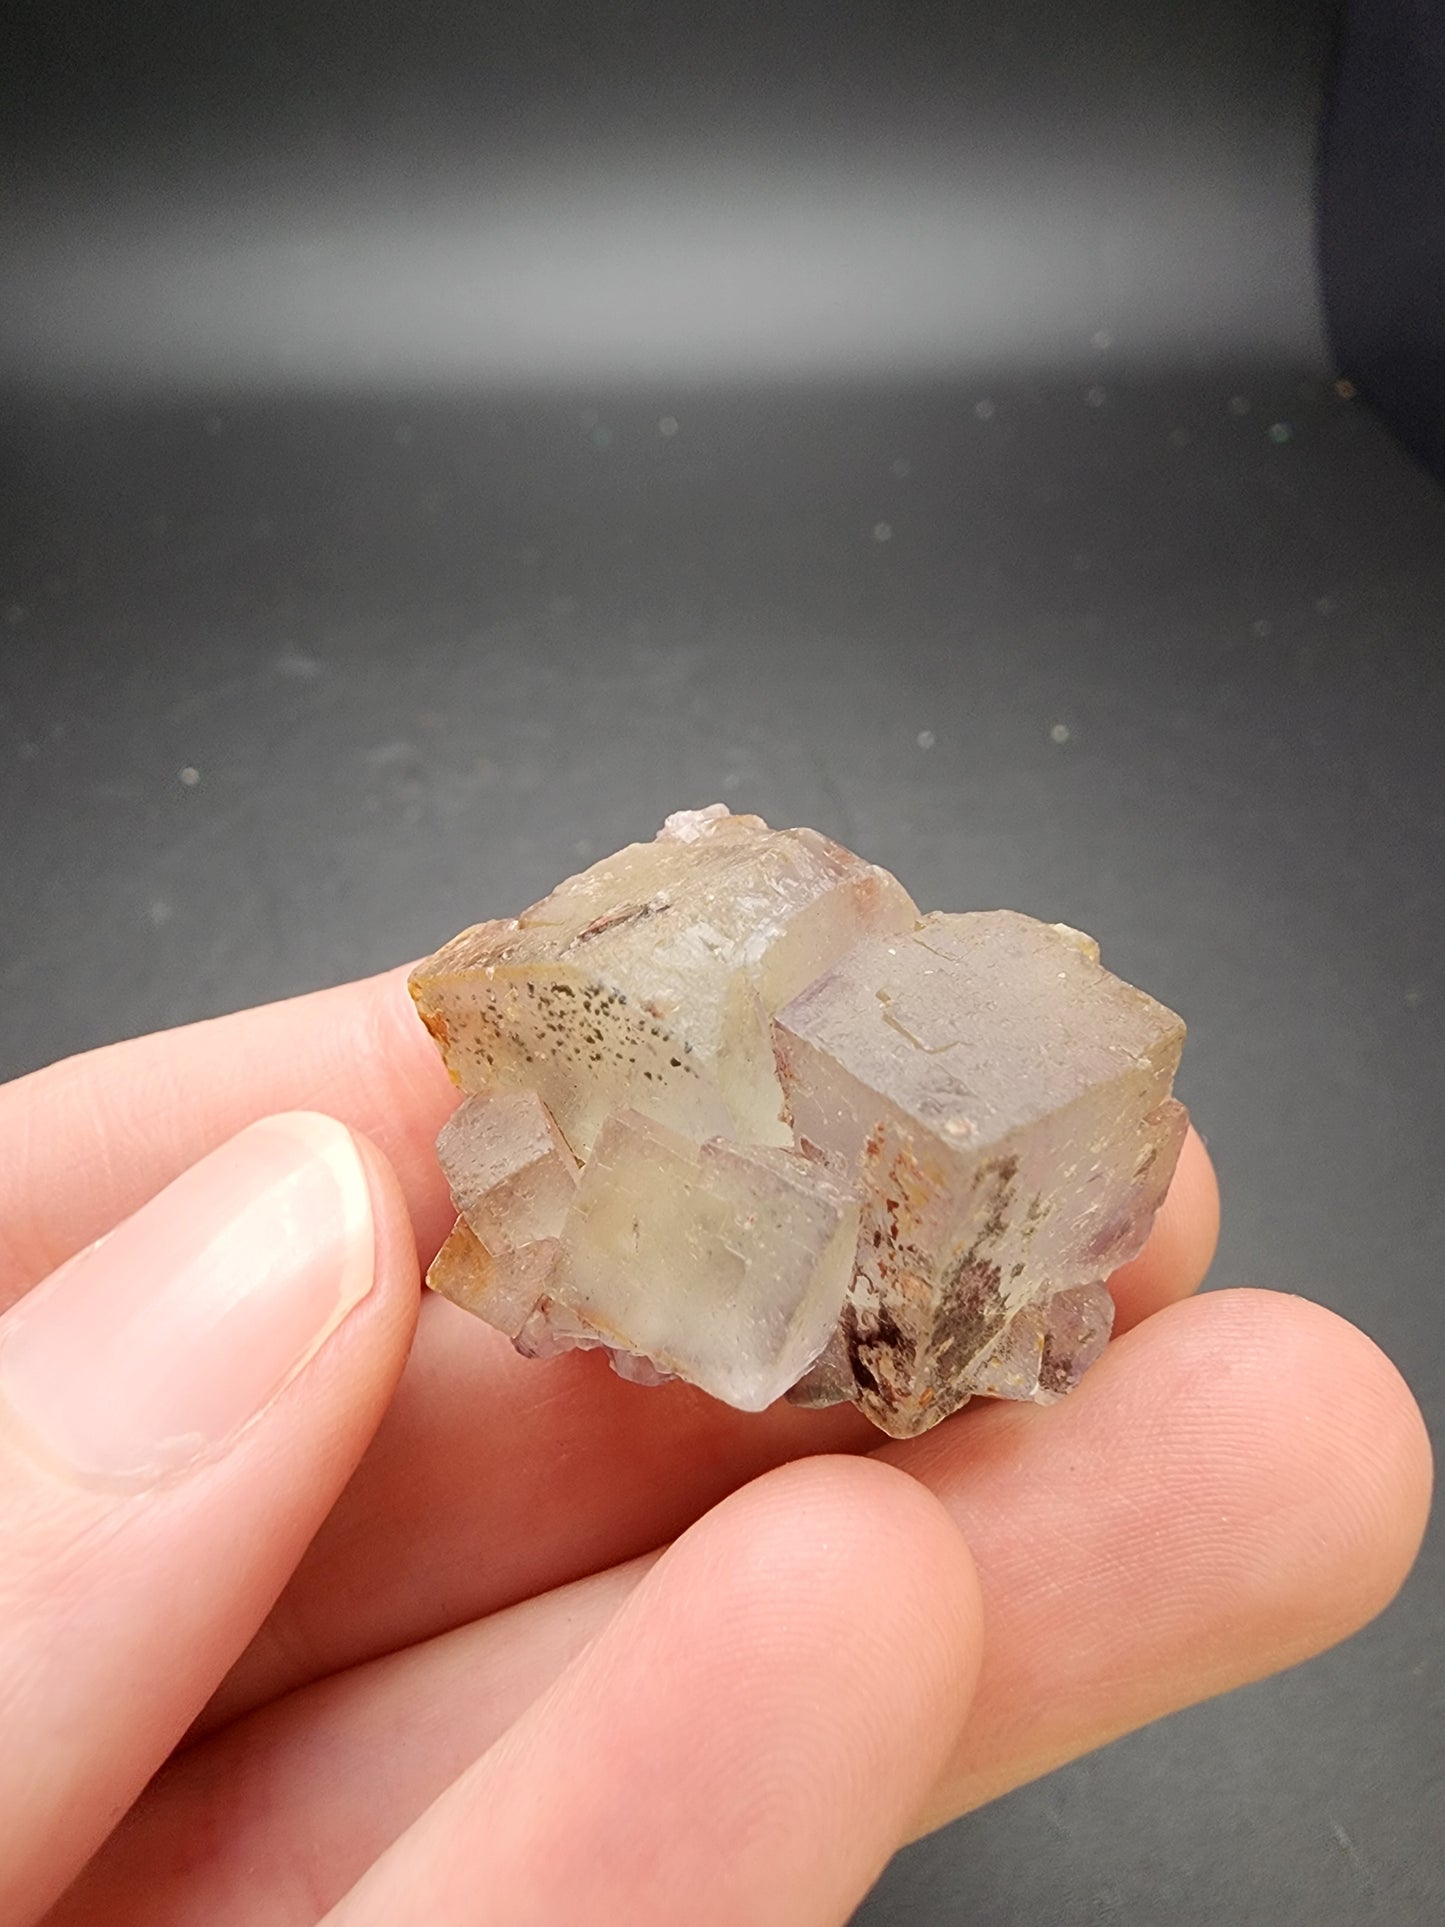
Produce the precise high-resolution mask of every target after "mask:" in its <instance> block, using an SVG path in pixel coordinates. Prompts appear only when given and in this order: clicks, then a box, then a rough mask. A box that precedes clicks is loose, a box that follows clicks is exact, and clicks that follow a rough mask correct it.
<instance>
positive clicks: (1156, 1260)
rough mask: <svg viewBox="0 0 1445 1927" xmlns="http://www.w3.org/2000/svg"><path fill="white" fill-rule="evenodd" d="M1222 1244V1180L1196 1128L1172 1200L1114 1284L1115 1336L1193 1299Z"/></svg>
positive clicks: (1178, 1170) (1169, 1198)
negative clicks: (1220, 1212) (1181, 1301)
mask: <svg viewBox="0 0 1445 1927" xmlns="http://www.w3.org/2000/svg"><path fill="white" fill-rule="evenodd" d="M1218 1243H1219V1180H1218V1179H1217V1178H1216V1177H1215V1175H1214V1164H1213V1161H1212V1160H1211V1158H1210V1155H1209V1153H1208V1151H1207V1150H1206V1149H1205V1146H1204V1140H1203V1138H1201V1137H1200V1135H1199V1133H1198V1131H1196V1130H1195V1129H1194V1126H1193V1125H1192V1124H1191V1125H1190V1127H1189V1130H1188V1132H1187V1133H1186V1135H1185V1139H1184V1145H1183V1148H1182V1149H1181V1151H1180V1153H1179V1163H1178V1165H1177V1166H1176V1167H1175V1171H1174V1177H1173V1181H1172V1182H1171V1184H1170V1186H1169V1191H1168V1195H1167V1196H1166V1197H1165V1199H1164V1203H1163V1204H1162V1205H1161V1207H1160V1209H1159V1214H1158V1216H1157V1217H1156V1218H1155V1220H1154V1223H1153V1226H1152V1228H1151V1230H1150V1232H1149V1242H1148V1243H1147V1244H1146V1245H1145V1247H1144V1249H1143V1250H1142V1251H1141V1252H1140V1253H1139V1256H1138V1257H1137V1258H1135V1259H1133V1260H1132V1262H1131V1263H1129V1264H1127V1265H1121V1266H1120V1267H1119V1269H1118V1270H1117V1271H1116V1272H1115V1273H1114V1275H1113V1277H1112V1278H1110V1280H1109V1290H1110V1292H1111V1294H1112V1295H1113V1299H1114V1336H1115V1337H1116V1338H1121V1337H1122V1336H1123V1335H1124V1333H1125V1332H1126V1331H1130V1330H1132V1328H1133V1327H1134V1326H1135V1325H1137V1324H1138V1323H1139V1322H1140V1320H1141V1319H1144V1318H1149V1317H1152V1316H1153V1314H1154V1313H1155V1312H1156V1311H1162V1310H1163V1308H1164V1306H1165V1305H1173V1304H1177V1303H1178V1301H1179V1300H1180V1299H1181V1298H1189V1297H1192V1296H1193V1294H1194V1293H1195V1292H1196V1291H1198V1289H1199V1287H1200V1286H1201V1285H1202V1284H1203V1283H1204V1278H1205V1274H1206V1273H1207V1272H1208V1270H1209V1267H1210V1265H1211V1264H1212V1263H1213V1262H1214V1250H1215V1246H1216V1245H1217V1244H1218Z"/></svg>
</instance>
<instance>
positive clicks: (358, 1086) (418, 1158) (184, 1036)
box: [0, 966, 457, 1310]
mask: <svg viewBox="0 0 1445 1927" xmlns="http://www.w3.org/2000/svg"><path fill="white" fill-rule="evenodd" d="M456 1101H457V1094H456V1091H455V1089H454V1088H453V1086H452V1083H451V1080H450V1078H449V1077H448V1076H447V1074H446V1071H445V1070H444V1069H443V1067H442V1064H441V1061H440V1060H439V1058H438V1057H437V1054H436V1051H435V1049H434V1048H433V1045H432V1043H431V1040H430V1038H429V1037H428V1036H427V1035H426V1032H425V1031H424V1030H423V1029H422V1027H421V1025H420V1024H419V1023H418V1022H417V1019H416V1012H415V1010H414V1009H413V1007H412V1002H411V998H410V997H409V996H408V995H407V990H406V969H405V966H403V967H402V968H400V969H396V970H389V971H386V972H384V973H383V974H382V975H381V976H379V977H368V978H364V979H363V980H362V981H361V982H360V983H353V984H342V985H340V986H338V987H337V988H336V989H334V990H318V991H313V992H311V993H310V994H309V995H307V996H304V997H292V998H288V999H287V1000H286V1001H285V1002H283V1003H275V1004H263V1005H262V1006H261V1007H260V1008H259V1009H256V1010H245V1011H240V1012H238V1013H237V1014H236V1015H235V1016H231V1017H213V1018H209V1019H207V1020H206V1021H205V1022H203V1023H198V1024H186V1025H184V1026H182V1027H181V1028H179V1029H176V1030H167V1031H159V1032H157V1033H156V1034H155V1035H154V1036H151V1037H137V1038H134V1039H131V1040H130V1041H128V1042H126V1043H122V1044H110V1045H107V1046H105V1047H104V1048H103V1049H101V1050H94V1051H87V1052H86V1053H85V1054H84V1055H83V1056H80V1057H71V1058H67V1059H66V1060H65V1061H64V1062H62V1063H59V1064H53V1065H51V1066H50V1067H49V1068H48V1069H46V1070H41V1071H34V1072H32V1073H31V1074H30V1075H29V1076H28V1077H21V1078H17V1079H16V1081H15V1082H14V1083H12V1084H6V1085H4V1086H0V1310H3V1309H4V1308H5V1307H6V1306H7V1305H10V1304H13V1303H14V1301H15V1300H16V1299H17V1298H20V1297H22V1296H23V1295H24V1294H25V1293H26V1292H27V1291H28V1290H29V1289H30V1287H31V1286H32V1285H34V1284H37V1283H38V1282H39V1281H40V1279H42V1278H44V1277H45V1276H46V1275H47V1274H48V1273H49V1272H51V1271H53V1270H54V1269H55V1267H56V1266H57V1265H59V1264H62V1263H63V1262H64V1261H65V1260H66V1259H67V1258H70V1257H73V1256H74V1254H75V1253H76V1252H77V1251H80V1250H82V1249H83V1248H84V1247H85V1246H86V1245H88V1244H90V1243H92V1242H93V1241H94V1240H95V1239H96V1238H99V1237H100V1236H102V1235H103V1234H104V1233H105V1232H107V1231H109V1230H111V1229H112V1227H113V1226H115V1225H116V1224H118V1223H119V1222H120V1221H121V1219H122V1218H125V1217H128V1216H129V1215H130V1213H131V1212H132V1211H136V1210H139V1208H140V1207H141V1205H143V1204H145V1203H146V1202H147V1201H148V1200H149V1199H151V1198H153V1197H155V1196H156V1195H157V1193H158V1192H160V1191H162V1190H164V1188H165V1186H166V1185H167V1184H169V1183H170V1182H171V1180H172V1179H173V1178H176V1177H178V1176H179V1175H180V1173H181V1172H182V1171H184V1170H187V1169H188V1168H189V1167H190V1166H191V1165H192V1164H194V1163H195V1162H196V1161H197V1159H199V1158H202V1157H204V1156H205V1155H206V1153H207V1152H208V1151H213V1150H215V1148H216V1147H217V1146H218V1145H220V1144H223V1143H224V1142H225V1141H226V1140H227V1139H228V1138H230V1137H234V1136H235V1134H236V1133H237V1132H238V1131H240V1130H242V1129H244V1127H245V1126H246V1125H247V1124H252V1123H254V1122H255V1121H256V1120H257V1119H258V1118H262V1117H267V1116H270V1115H272V1114H273V1113H275V1112H277V1111H323V1112H325V1113H326V1114H327V1115H328V1116H331V1117H334V1118H338V1119H339V1120H340V1121H341V1122H342V1123H343V1124H346V1125H348V1126H349V1127H350V1128H351V1129H352V1130H355V1131H360V1132H361V1133H363V1134H364V1135H365V1136H367V1137H369V1138H370V1139H371V1140H372V1142H373V1143H375V1144H376V1145H377V1146H378V1147H379V1148H380V1149H381V1150H382V1151H384V1152H385V1154H386V1156H387V1158H388V1159H389V1160H390V1162H391V1165H392V1167H393V1169H394V1170H395V1172H396V1174H397V1176H398V1178H399V1179H400V1180H401V1186H402V1190H403V1192H404V1194H405V1197H406V1201H407V1205H408V1208H409V1209H410V1212H411V1219H412V1223H413V1225H414V1226H415V1228H416V1237H417V1246H418V1250H419V1251H420V1253H421V1255H422V1258H423V1261H424V1262H425V1260H427V1259H429V1258H430V1257H431V1255H432V1253H433V1252H435V1250H436V1249H437V1246H438V1245H439V1244H440V1243H441V1241H442V1239H443V1237H445V1235H446V1232H447V1229H448V1227H449V1226H450V1224H451V1221H452V1217H453V1212H452V1207H451V1201H450V1199H449V1198H448V1196H447V1188H446V1182H445V1180H444V1179H443V1177H442V1175H441V1171H440V1169H439V1168H438V1166H437V1162H436V1156H435V1153H434V1150H433V1148H432V1147H433V1141H434V1139H435V1137H436V1134H437V1132H438V1131H439V1130H440V1128H441V1125H442V1123H443V1121H444V1119H445V1118H446V1116H447V1113H448V1112H449V1111H450V1110H451V1109H452V1107H453V1106H454V1105H455V1103H456Z"/></svg>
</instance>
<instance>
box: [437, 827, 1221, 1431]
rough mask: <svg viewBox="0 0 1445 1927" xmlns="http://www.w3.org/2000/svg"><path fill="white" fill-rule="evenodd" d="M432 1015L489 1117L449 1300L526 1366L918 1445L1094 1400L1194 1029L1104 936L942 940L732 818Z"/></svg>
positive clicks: (775, 836) (1029, 931) (466, 1174)
mask: <svg viewBox="0 0 1445 1927" xmlns="http://www.w3.org/2000/svg"><path fill="white" fill-rule="evenodd" d="M412 994H413V996H414V997H415V999H416V1001H417V1005H418V1008H419V1010H420V1012H421V1014H422V1018H423V1021H424V1022H425V1023H426V1025H427V1027H428V1029H429V1030H430V1031H431V1033H432V1035H433V1037H434V1038H435V1040H436V1042H437V1044H438V1046H439V1048H440V1049H441V1051H442V1054H443V1057H444V1059H445V1061H446V1063H447V1066H448V1068H449V1070H450V1071H451V1073H452V1076H453V1078H454V1079H455V1080H456V1081H457V1082H458V1083H459V1084H460V1085H461V1086H462V1088H463V1090H464V1091H466V1092H468V1093H470V1095H468V1097H467V1098H466V1099H465V1101H464V1102H463V1103H462V1105H461V1106H460V1107H459V1109H458V1111H457V1112H456V1114H455V1115H454V1117H453V1118H452V1120H451V1121H450V1122H449V1123H448V1125H447V1126H446V1127H445V1129H444V1130H443V1132H442V1136H441V1138H440V1140H439V1143H438V1152H439V1156H440V1158H441V1161H442V1165H443V1168H444V1170H445V1172H446V1176H447V1179H448V1182H449V1183H450V1185H451V1189H452V1195H453V1198H454V1201H455V1203H456V1206H457V1210H458V1212H459V1214H460V1215H459V1218H458V1222H457V1226H456V1228H455V1229H454V1231H453V1232H452V1235H451V1237H449V1238H448V1240H447V1242H446V1244H445V1245H444V1246H443V1248H442V1250H441V1252H439V1253H438V1255H437V1258H436V1260H435V1261H434V1263H433V1265H432V1267H431V1270H430V1272H429V1274H428V1283H429V1284H431V1285H432V1287H433V1288H434V1289H435V1290H437V1291H439V1292H441V1293H443V1294H444V1295H445V1296H447V1297H450V1298H452V1299H454V1300H455V1301H456V1302H457V1303H459V1304H462V1305H464V1306H466V1308H467V1309H468V1310H471V1311H474V1312H476V1313H477V1314H478V1315H479V1316H481V1317H483V1318H485V1319H486V1320H487V1321H488V1322H489V1323H491V1324H494V1325H495V1326H497V1327H498V1329H499V1330H501V1331H503V1332H505V1333H506V1335H507V1336H508V1337H509V1338H511V1339H512V1341H513V1343H514V1344H515V1345H516V1346H517V1348H518V1349H519V1350H520V1351H523V1352H524V1353H526V1354H527V1355H528V1356H532V1357H543V1356H551V1355H553V1354H554V1353H555V1352H557V1351H560V1350H566V1349H571V1348H573V1347H576V1346H581V1347H600V1348H602V1349H604V1350H606V1351H607V1352H608V1353H609V1354H610V1356H611V1358H612V1362H613V1364H614V1366H615V1367H616V1369H617V1370H618V1371H619V1372H621V1373H622V1375H623V1376H625V1377H629V1378H632V1379H634V1380H636V1381H638V1382H642V1383H658V1382H661V1380H662V1379H664V1378H668V1377H679V1378H684V1379H687V1380H688V1381H690V1382H691V1383H693V1384H695V1385H698V1386H700V1387H702V1388H703V1389H704V1390H705V1391H708V1392H710V1393H711V1394H712V1395H713V1396H715V1397H718V1398H721V1399H724V1400H726V1401H727V1402H728V1403H730V1404H733V1405H736V1406H739V1407H741V1408H742V1409H744V1410H749V1411H755V1410H760V1409H762V1407H764V1406H765V1405H767V1404H769V1403H771V1402H772V1401H773V1400H774V1399H776V1398H778V1397H781V1396H782V1395H784V1394H785V1393H786V1394H787V1396H789V1397H790V1398H791V1399H793V1400H794V1401H795V1402H796V1403H799V1404H804V1405H825V1404H834V1403H839V1402H841V1401H844V1400H851V1401H853V1402H854V1403H856V1404H857V1405H858V1406H859V1407H860V1408H861V1409H862V1410H863V1411H864V1412H865V1413H866V1414H867V1415H868V1417H870V1418H871V1419H872V1420H873V1421H874V1422H875V1423H876V1424H878V1425H879V1426H881V1427H882V1428H883V1429H884V1430H885V1431H887V1432H890V1433H892V1434H893V1435H895V1436H898V1437H905V1436H908V1435H910V1434H912V1433H914V1432H918V1431H921V1430H923V1429H924V1428H925V1427H927V1426H929V1425H931V1424H933V1423H935V1422H936V1421H937V1420H939V1419H940V1418H943V1417H946V1416H947V1415H948V1414H949V1413H950V1412H953V1411H956V1410H957V1409H958V1408H959V1407H960V1406H961V1405H962V1404H964V1403H965V1402H966V1401H967V1399H968V1398H969V1397H970V1396H972V1395H973V1394H975V1393H982V1394H987V1395H990V1396H993V1397H1004V1398H1025V1399H1032V1400H1034V1401H1035V1402H1038V1403H1042V1404H1047V1403H1050V1402H1052V1401H1053V1400H1054V1399H1056V1398H1058V1397H1060V1396H1062V1395H1063V1394H1064V1393H1065V1392H1067V1391H1068V1390H1070V1389H1071V1388H1072V1387H1073V1385H1074V1384H1075V1383H1077V1381H1078V1379H1079V1377H1080V1376H1081V1375H1082V1373H1083V1371H1084V1370H1085V1369H1086V1368H1087V1366H1088V1365H1089V1364H1090V1363H1092V1361H1093V1359H1094V1358H1095V1357H1097V1355H1098V1354H1099V1352H1100V1351H1102V1349H1103V1347H1104V1345H1105V1343H1106V1342H1107V1339H1108V1335H1109V1329H1110V1324H1111V1320H1112V1312H1113V1304H1112V1300H1111V1299H1110V1297H1109V1293H1108V1290H1107V1287H1106V1284H1105V1280H1106V1279H1107V1276H1108V1274H1109V1273H1110V1272H1111V1271H1112V1270H1113V1269H1114V1268H1115V1267H1116V1266H1118V1265H1119V1264H1121V1263H1123V1262H1124V1261H1125V1260H1126V1259H1127V1258H1130V1257H1132V1256H1133V1255H1134V1254H1135V1253H1136V1252H1137V1251H1138V1250H1139V1248H1140V1246H1141V1245H1142V1244H1143V1241H1144V1239H1145V1237H1146V1236H1147V1234H1148V1230H1149V1226H1150V1224H1151V1222H1152V1220H1153V1217H1154V1214H1155V1211H1156V1210H1157V1208H1158V1205H1159V1203H1160V1202H1161V1200H1162V1198H1163V1196H1164V1193H1165V1191H1166V1190H1167V1188H1168V1184H1169V1180H1170V1177H1171V1176H1172V1173H1173V1169H1174V1163H1175V1160H1176V1158H1177V1156H1178V1152H1179V1147H1180V1144H1181V1142H1182V1139H1183V1133H1184V1128H1185V1114H1184V1111H1183V1108H1182V1106H1180V1105H1179V1104H1178V1103H1176V1102H1175V1101H1174V1100H1173V1099H1172V1098H1171V1097H1170V1095H1169V1090H1170V1082H1171V1079H1172V1076H1173V1073H1174V1069H1175V1067H1176V1065H1177V1063H1178V1059H1179V1053H1180V1050H1181V1048H1182V1044H1183V1036H1184V1028H1183V1025H1182V1024H1181V1023H1180V1021H1179V1019H1178V1018H1177V1017H1175V1016H1174V1015H1173V1014H1172V1013H1171V1012H1169V1011H1167V1010H1165V1009H1164V1008H1163V1006H1162V1005H1159V1004H1157V1003H1155V1002H1154V1000H1153V999H1152V998H1150V997H1147V996H1145V995H1144V994H1143V993H1142V992H1139V991H1136V990H1133V989H1131V988H1130V987H1129V986H1128V985H1127V984H1124V983H1122V982H1121V981H1120V980H1119V979H1118V978H1116V977H1113V976H1111V975H1110V974H1109V973H1108V972H1107V971H1106V970H1104V969H1103V968H1102V966H1101V965H1100V963H1099V960H1098V948H1097V946H1096V945H1095V944H1094V943H1093V941H1092V939H1090V938H1087V937H1084V936H1082V935H1081V934H1080V933H1079V932H1077V931H1073V930H1069V929H1067V928H1066V927H1065V926H1063V925H1058V924H1053V925H1050V924H1042V923H1037V922H1035V921H1034V920H1032V919H1031V918H1028V917H1023V916H1020V915H1017V914H1016V913H1014V912H1010V911H990V912H973V913H969V914H965V915H957V916H949V915H938V914H935V915H931V916H927V917H920V916H919V914H918V911H917V909H916V908H915V906H914V905H913V903H912V901H911V900H910V898H909V897H908V895H907V893H906V892H905V891H904V890H903V888H902V886H901V885H900V884H898V883H897V882H896V881H895V880H894V879H893V878H892V877H891V876H889V875H888V874H887V872H886V871H882V870H879V869H877V868H876V867H875V866H873V865H871V864H868V863H865V862H863V861H862V860H861V859H860V858H858V857H855V856H853V855H851V854H850V853H849V852H848V851H846V850H843V849H841V848H840V847H839V846H838V845H836V844H834V843H830V842H828V841H827V839H826V838H823V837H820V836H818V835H817V834H816V833H815V832H813V831H810V830H782V831H777V830H771V829H769V828H768V827H767V825H766V824H764V823H763V822H762V821H761V820H760V819H759V818H757V817H734V816H730V815H729V814H728V813H727V811H726V810H724V809H723V808H722V807H721V806H720V805H714V806H713V807H712V808H711V809H708V810H701V811H689V812H683V813H681V814H679V815H677V816H674V817H670V818H669V819H668V823H667V825H666V826H665V828H664V830H663V831H662V833H661V834H660V836H659V837H658V838H657V840H656V841H655V842H653V843H650V844H633V845H631V846H629V848H627V849H625V850H623V851H621V852H619V853H618V855H616V856H615V857H610V858H607V859H605V860H604V861H603V862H601V863H598V864H595V865H594V866H593V867H592V868H591V869H590V870H588V871H585V872H584V873H583V874H582V875H580V876H577V877H573V878H570V879H569V880H568V881H567V882H565V883H563V884H562V885H560V886H559V887H558V888H557V889H556V890H555V891H554V892H553V893H552V895H551V896H550V897H547V898H545V899H544V900H543V902H542V903H540V904H538V905H536V906H535V907H534V908H533V909H532V910H529V911H527V912H525V913H524V914H523V915H522V916H521V917H519V918H516V919H513V920H511V921H509V922H503V923H491V924H481V925H477V926H475V927H474V928H473V929H471V930H468V931H465V932H463V934H462V935H461V936H460V937H458V938H455V939H454V940H453V941H452V942H451V943H449V944H447V945H446V946H445V947H444V948H443V949H442V950H441V951H439V952H438V953H437V955H436V956H435V957H432V958H430V959H428V960H427V962H426V963H424V964H421V965H419V966H418V968H417V969H416V970H415V971H414V972H413V975H412ZM579 1165H580V1173H579Z"/></svg>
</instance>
